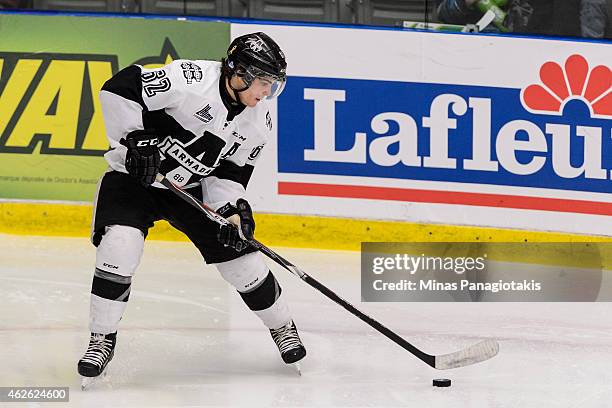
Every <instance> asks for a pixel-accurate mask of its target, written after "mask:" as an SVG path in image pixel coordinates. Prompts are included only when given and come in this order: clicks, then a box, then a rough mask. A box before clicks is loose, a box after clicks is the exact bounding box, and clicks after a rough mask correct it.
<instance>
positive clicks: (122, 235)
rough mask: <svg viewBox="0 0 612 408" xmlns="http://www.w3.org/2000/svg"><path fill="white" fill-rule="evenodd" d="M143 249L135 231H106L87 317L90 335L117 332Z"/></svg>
mask: <svg viewBox="0 0 612 408" xmlns="http://www.w3.org/2000/svg"><path fill="white" fill-rule="evenodd" d="M143 249H144V236H143V234H142V232H141V231H140V230H138V229H137V228H133V227H128V226H123V225H112V226H110V227H106V232H105V234H104V236H103V237H102V240H101V242H100V244H99V245H98V248H97V251H96V270H95V273H94V280H93V284H92V291H91V303H90V315H89V317H90V320H89V329H90V331H91V332H93V333H102V334H108V333H114V332H116V331H117V326H118V325H119V321H120V320H121V317H122V316H123V312H124V311H125V308H126V306H127V300H128V299H129V294H130V287H131V282H132V276H134V272H135V271H136V268H137V267H138V264H139V263H140V258H141V257H142V252H143Z"/></svg>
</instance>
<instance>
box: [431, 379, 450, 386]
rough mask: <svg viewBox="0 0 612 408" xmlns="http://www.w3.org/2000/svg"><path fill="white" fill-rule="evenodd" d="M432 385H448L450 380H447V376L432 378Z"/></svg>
mask: <svg viewBox="0 0 612 408" xmlns="http://www.w3.org/2000/svg"><path fill="white" fill-rule="evenodd" d="M433 386H434V387H450V386H451V380H449V379H448V378H436V379H435V380H433Z"/></svg>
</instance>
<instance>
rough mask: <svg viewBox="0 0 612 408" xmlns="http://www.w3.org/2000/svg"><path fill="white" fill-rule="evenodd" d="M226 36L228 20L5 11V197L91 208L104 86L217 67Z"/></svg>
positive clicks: (0, 165) (0, 51) (0, 102)
mask: <svg viewBox="0 0 612 408" xmlns="http://www.w3.org/2000/svg"><path fill="white" fill-rule="evenodd" d="M229 39H230V25H229V24H228V23H223V22H205V21H179V20H164V19H145V18H133V17H132V18H113V17H83V16H57V15H14V14H0V199H35V200H64V201H92V200H93V197H94V194H95V188H96V184H97V182H98V179H99V178H100V176H101V175H102V174H103V173H104V171H105V170H106V167H107V166H106V162H105V160H104V157H103V155H104V153H105V152H106V151H107V149H108V142H107V139H106V136H105V131H104V122H103V118H102V112H101V108H100V103H99V99H98V93H99V91H100V88H101V87H102V85H103V84H104V82H105V81H106V80H107V79H109V78H110V77H111V76H112V75H113V74H114V73H116V72H117V71H118V70H120V69H122V68H124V67H126V66H129V65H131V64H139V65H143V66H146V67H148V68H153V67H158V66H162V65H165V64H167V63H169V62H171V61H173V60H175V59H179V58H180V59H214V60H219V59H220V58H221V57H222V56H223V55H225V51H226V49H227V45H228V43H229Z"/></svg>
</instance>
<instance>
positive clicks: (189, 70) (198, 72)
mask: <svg viewBox="0 0 612 408" xmlns="http://www.w3.org/2000/svg"><path fill="white" fill-rule="evenodd" d="M181 68H183V76H184V77H185V79H186V80H187V84H188V85H191V84H192V83H193V81H196V82H200V81H201V80H202V77H203V76H204V75H203V74H202V68H200V67H198V66H197V65H196V64H194V63H193V62H189V61H185V62H183V63H181Z"/></svg>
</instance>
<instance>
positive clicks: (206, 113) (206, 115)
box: [193, 104, 213, 123]
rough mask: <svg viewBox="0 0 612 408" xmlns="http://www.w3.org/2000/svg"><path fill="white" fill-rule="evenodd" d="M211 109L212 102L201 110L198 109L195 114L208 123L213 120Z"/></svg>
mask: <svg viewBox="0 0 612 408" xmlns="http://www.w3.org/2000/svg"><path fill="white" fill-rule="evenodd" d="M211 109H212V108H211V106H210V104H206V106H205V107H204V108H202V109H200V110H199V111H197V112H196V113H194V114H193V116H195V117H196V118H198V119H200V120H201V121H202V122H204V123H208V122H210V121H211V120H213V115H211V114H210V110H211Z"/></svg>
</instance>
